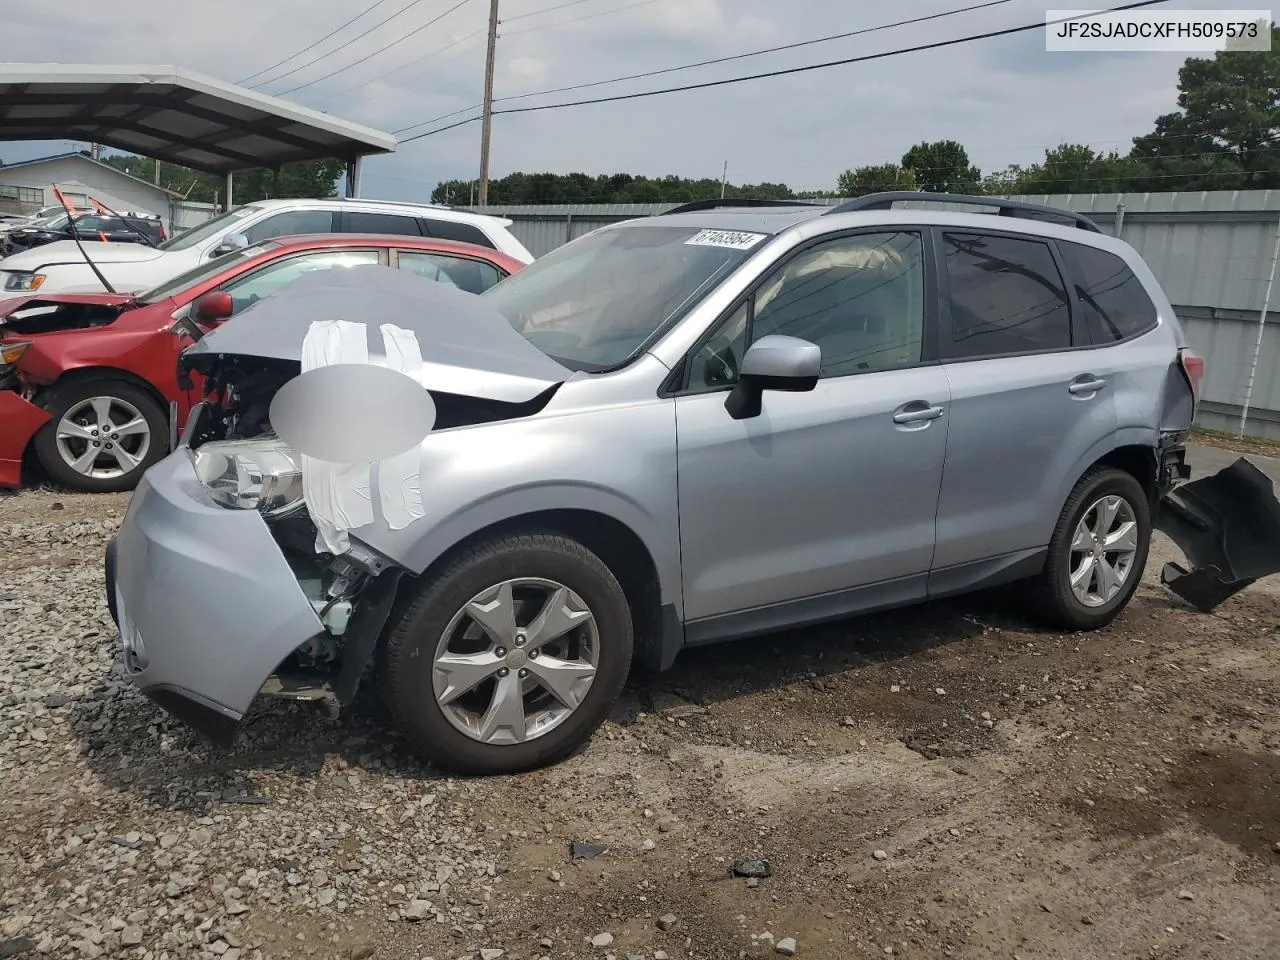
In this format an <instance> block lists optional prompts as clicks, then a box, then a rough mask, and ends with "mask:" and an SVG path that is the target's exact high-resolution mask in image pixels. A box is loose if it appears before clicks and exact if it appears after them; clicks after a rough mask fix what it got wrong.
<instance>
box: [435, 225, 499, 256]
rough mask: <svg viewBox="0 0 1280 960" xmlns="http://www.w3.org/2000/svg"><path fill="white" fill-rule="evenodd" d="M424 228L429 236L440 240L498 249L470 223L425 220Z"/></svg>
mask: <svg viewBox="0 0 1280 960" xmlns="http://www.w3.org/2000/svg"><path fill="white" fill-rule="evenodd" d="M422 228H423V230H425V231H426V234H427V236H429V237H435V238H436V239H438V240H455V241H457V242H458V243H474V244H475V245H476V246H478V247H488V248H489V249H490V250H496V249H497V247H495V246H494V243H493V241H492V240H490V239H489V238H488V237H487V236H485V233H484V231H483V230H481V229H480V228H479V227H475V226H472V225H471V224H469V223H458V222H457V221H455V220H429V219H423V221H422Z"/></svg>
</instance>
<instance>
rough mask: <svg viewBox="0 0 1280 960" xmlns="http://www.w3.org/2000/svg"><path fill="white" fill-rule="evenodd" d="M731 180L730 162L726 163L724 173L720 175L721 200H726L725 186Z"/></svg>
mask: <svg viewBox="0 0 1280 960" xmlns="http://www.w3.org/2000/svg"><path fill="white" fill-rule="evenodd" d="M728 179H729V161H728V160H726V161H725V162H724V171H723V172H722V173H721V174H720V199H721V200H723V199H724V185H725V182H726V181H727V180H728Z"/></svg>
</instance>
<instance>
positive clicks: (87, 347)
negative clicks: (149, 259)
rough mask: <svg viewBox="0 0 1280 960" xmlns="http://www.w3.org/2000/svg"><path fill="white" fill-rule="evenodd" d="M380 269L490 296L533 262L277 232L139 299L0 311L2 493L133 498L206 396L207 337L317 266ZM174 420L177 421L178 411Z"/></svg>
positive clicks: (420, 241)
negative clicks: (203, 349) (56, 489)
mask: <svg viewBox="0 0 1280 960" xmlns="http://www.w3.org/2000/svg"><path fill="white" fill-rule="evenodd" d="M364 264H381V265H383V266H389V267H394V268H398V269H401V270H413V271H415V272H417V273H420V274H422V275H424V276H427V277H429V278H431V279H433V280H439V281H441V282H445V283H452V284H454V285H455V286H458V287H461V288H462V289H464V290H467V291H469V292H471V293H477V294H478V293H482V292H484V291H485V290H487V289H488V288H489V287H491V286H493V285H494V284H495V283H497V282H498V281H500V280H501V279H503V278H504V277H507V276H509V275H510V274H512V273H515V272H516V271H517V270H519V269H520V267H521V266H522V264H521V263H520V262H519V261H518V260H514V259H512V258H511V257H508V256H506V255H505V254H502V253H499V252H498V251H497V250H491V249H488V248H486V247H476V246H471V245H470V244H463V243H454V242H451V241H447V240H429V239H425V238H417V237H409V236H372V235H370V236H363V235H359V234H334V235H330V234H322V235H314V236H306V237H277V238H274V239H271V240H266V241H263V242H262V243H259V244H256V245H254V246H251V247H246V248H244V249H243V250H240V251H237V252H235V253H231V254H227V255H226V256H223V257H219V258H218V259H217V260H211V261H210V262H209V263H207V264H204V265H202V266H200V267H197V268H196V269H194V270H191V271H189V272H187V273H185V274H183V275H181V276H179V277H175V278H174V279H173V280H170V281H169V282H168V283H165V284H162V285H161V286H159V287H156V288H155V289H154V290H150V291H148V292H146V293H143V294H141V295H139V296H137V297H132V296H127V295H115V294H106V293H102V294H96V293H94V294H54V295H49V296H44V297H42V296H39V295H33V296H30V297H25V298H22V299H16V300H6V301H3V302H2V303H0V487H16V486H18V485H19V481H20V476H21V473H22V467H23V465H24V462H25V463H27V464H28V465H31V463H32V461H34V462H36V463H38V464H39V465H40V466H41V467H43V469H44V471H45V473H47V474H48V475H49V476H50V477H51V478H52V479H53V480H55V481H57V482H58V483H61V484H64V485H65V486H68V487H71V488H72V489H76V490H85V491H94V492H98V491H112V490H131V489H133V486H134V484H135V483H137V481H138V478H139V477H140V476H141V475H142V473H143V472H144V471H145V470H146V469H147V468H148V467H150V466H151V464H153V463H155V462H156V461H157V460H159V459H160V458H161V457H163V456H164V455H165V454H166V453H167V452H168V450H169V445H170V438H171V431H174V432H176V431H177V430H180V429H181V428H182V425H183V424H184V423H185V421H186V417H187V413H188V412H189V410H190V408H191V406H192V405H193V404H194V403H195V402H197V400H198V399H199V396H200V384H199V383H196V384H195V385H194V389H192V390H189V391H187V390H183V389H182V387H181V386H180V385H179V384H178V379H177V363H176V361H177V358H178V354H179V353H180V352H181V351H182V349H183V348H184V347H185V346H187V345H189V344H190V343H192V342H193V341H194V340H195V339H196V338H198V337H199V336H200V335H201V333H202V332H203V331H205V330H208V329H210V328H211V327H212V326H213V325H216V324H218V323H220V322H221V321H223V320H225V319H226V318H227V317H229V316H231V314H232V313H234V312H235V311H237V310H239V309H241V308H243V307H245V306H247V305H248V304H250V303H253V302H254V301H255V300H257V299H259V298H260V297H263V296H265V295H266V294H268V293H270V292H271V291H273V290H275V289H277V288H278V287H281V286H283V285H284V284H286V283H288V282H289V281H290V280H293V279H295V278H297V277H298V276H300V275H301V274H302V273H304V272H306V271H309V270H324V269H331V268H334V267H350V266H359V265H364ZM171 410H172V411H173V416H172V417H171V415H170V411H171Z"/></svg>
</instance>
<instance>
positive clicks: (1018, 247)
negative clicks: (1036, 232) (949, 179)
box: [942, 232, 1071, 360]
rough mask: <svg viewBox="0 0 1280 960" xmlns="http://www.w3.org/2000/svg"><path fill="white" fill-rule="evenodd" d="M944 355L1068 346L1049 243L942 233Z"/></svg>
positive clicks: (1065, 309) (1067, 323) (1061, 287)
mask: <svg viewBox="0 0 1280 960" xmlns="http://www.w3.org/2000/svg"><path fill="white" fill-rule="evenodd" d="M942 252H943V257H944V262H945V268H946V273H947V281H948V298H949V305H950V314H951V324H950V332H949V337H944V339H949V343H946V344H944V351H945V356H946V357H947V358H948V359H952V360H962V359H969V358H978V357H995V356H1007V355H1010V354H1020V353H1039V352H1043V351H1046V350H1066V349H1069V348H1070V347H1071V310H1070V307H1069V306H1068V304H1067V288H1066V283H1065V282H1064V281H1063V279H1062V274H1061V272H1060V271H1059V270H1058V264H1057V261H1056V260H1055V259H1054V257H1053V251H1052V250H1050V248H1049V245H1048V244H1047V243H1044V242H1042V241H1039V240H1030V239H1022V238H1014V237H1007V236H998V235H990V234H980V233H952V232H944V233H943V234H942Z"/></svg>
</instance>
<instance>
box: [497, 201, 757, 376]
mask: <svg viewBox="0 0 1280 960" xmlns="http://www.w3.org/2000/svg"><path fill="white" fill-rule="evenodd" d="M765 238H766V235H765V234H758V233H751V234H747V233H740V232H737V231H734V232H731V233H730V232H725V231H719V230H703V229H699V228H698V227H686V226H669V225H664V224H658V223H650V222H648V221H646V222H645V224H644V225H643V226H641V225H635V226H632V225H628V226H624V227H619V228H613V229H606V230H601V231H599V232H596V233H591V234H588V235H586V236H585V237H581V238H579V239H577V240H574V241H573V242H571V243H567V244H565V245H564V246H562V247H559V248H558V249H556V250H554V251H552V252H551V253H549V254H547V255H546V256H545V257H542V258H541V259H539V260H535V261H534V262H533V263H531V264H529V265H528V266H527V267H525V268H524V269H523V270H520V271H519V272H518V273H515V274H513V275H512V276H510V277H508V278H507V279H506V280H503V281H502V282H501V283H499V284H498V285H497V286H495V287H491V288H490V289H489V290H487V291H486V292H485V293H484V294H482V296H483V297H485V298H486V299H487V300H488V301H489V302H490V303H492V304H493V305H494V306H495V307H496V308H497V309H498V311H499V312H500V313H502V315H503V316H505V317H506V318H507V320H508V321H509V322H510V324H511V325H512V326H513V327H515V329H516V330H517V331H519V332H520V333H521V334H523V335H524V337H525V339H526V340H528V341H529V342H530V343H532V344H533V345H534V346H535V347H537V348H538V349H539V350H541V351H542V352H543V353H545V354H547V355H548V356H550V357H552V358H553V359H555V360H558V361H560V362H561V363H563V364H564V365H565V366H566V367H569V368H570V369H573V370H585V371H588V372H599V371H603V370H609V369H612V368H614V367H618V366H621V365H622V364H624V363H626V362H627V361H629V360H630V359H631V358H632V357H634V356H635V355H636V354H637V353H639V352H640V350H641V349H642V348H644V347H645V346H646V345H647V344H648V343H649V342H650V341H651V340H652V339H653V338H654V336H655V335H656V334H658V333H659V332H661V331H662V330H664V329H666V328H667V327H668V326H669V325H671V324H672V323H674V322H676V321H677V320H679V319H680V318H681V317H682V316H684V315H685V314H686V313H687V312H688V311H689V310H690V309H691V308H692V307H693V306H694V305H695V304H697V303H698V301H699V300H701V299H702V298H703V297H704V296H706V294H707V293H708V292H710V291H711V290H712V289H714V288H715V286H716V285H717V284H718V283H719V282H720V281H721V280H723V279H724V278H725V277H726V276H728V274H729V273H730V272H731V271H733V270H734V269H735V268H736V267H737V266H738V265H739V264H740V263H742V262H743V261H744V260H745V259H746V258H747V257H748V256H749V255H750V254H751V251H752V250H753V249H755V248H756V247H757V246H758V245H759V243H760V241H762V240H764V239H765Z"/></svg>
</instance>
